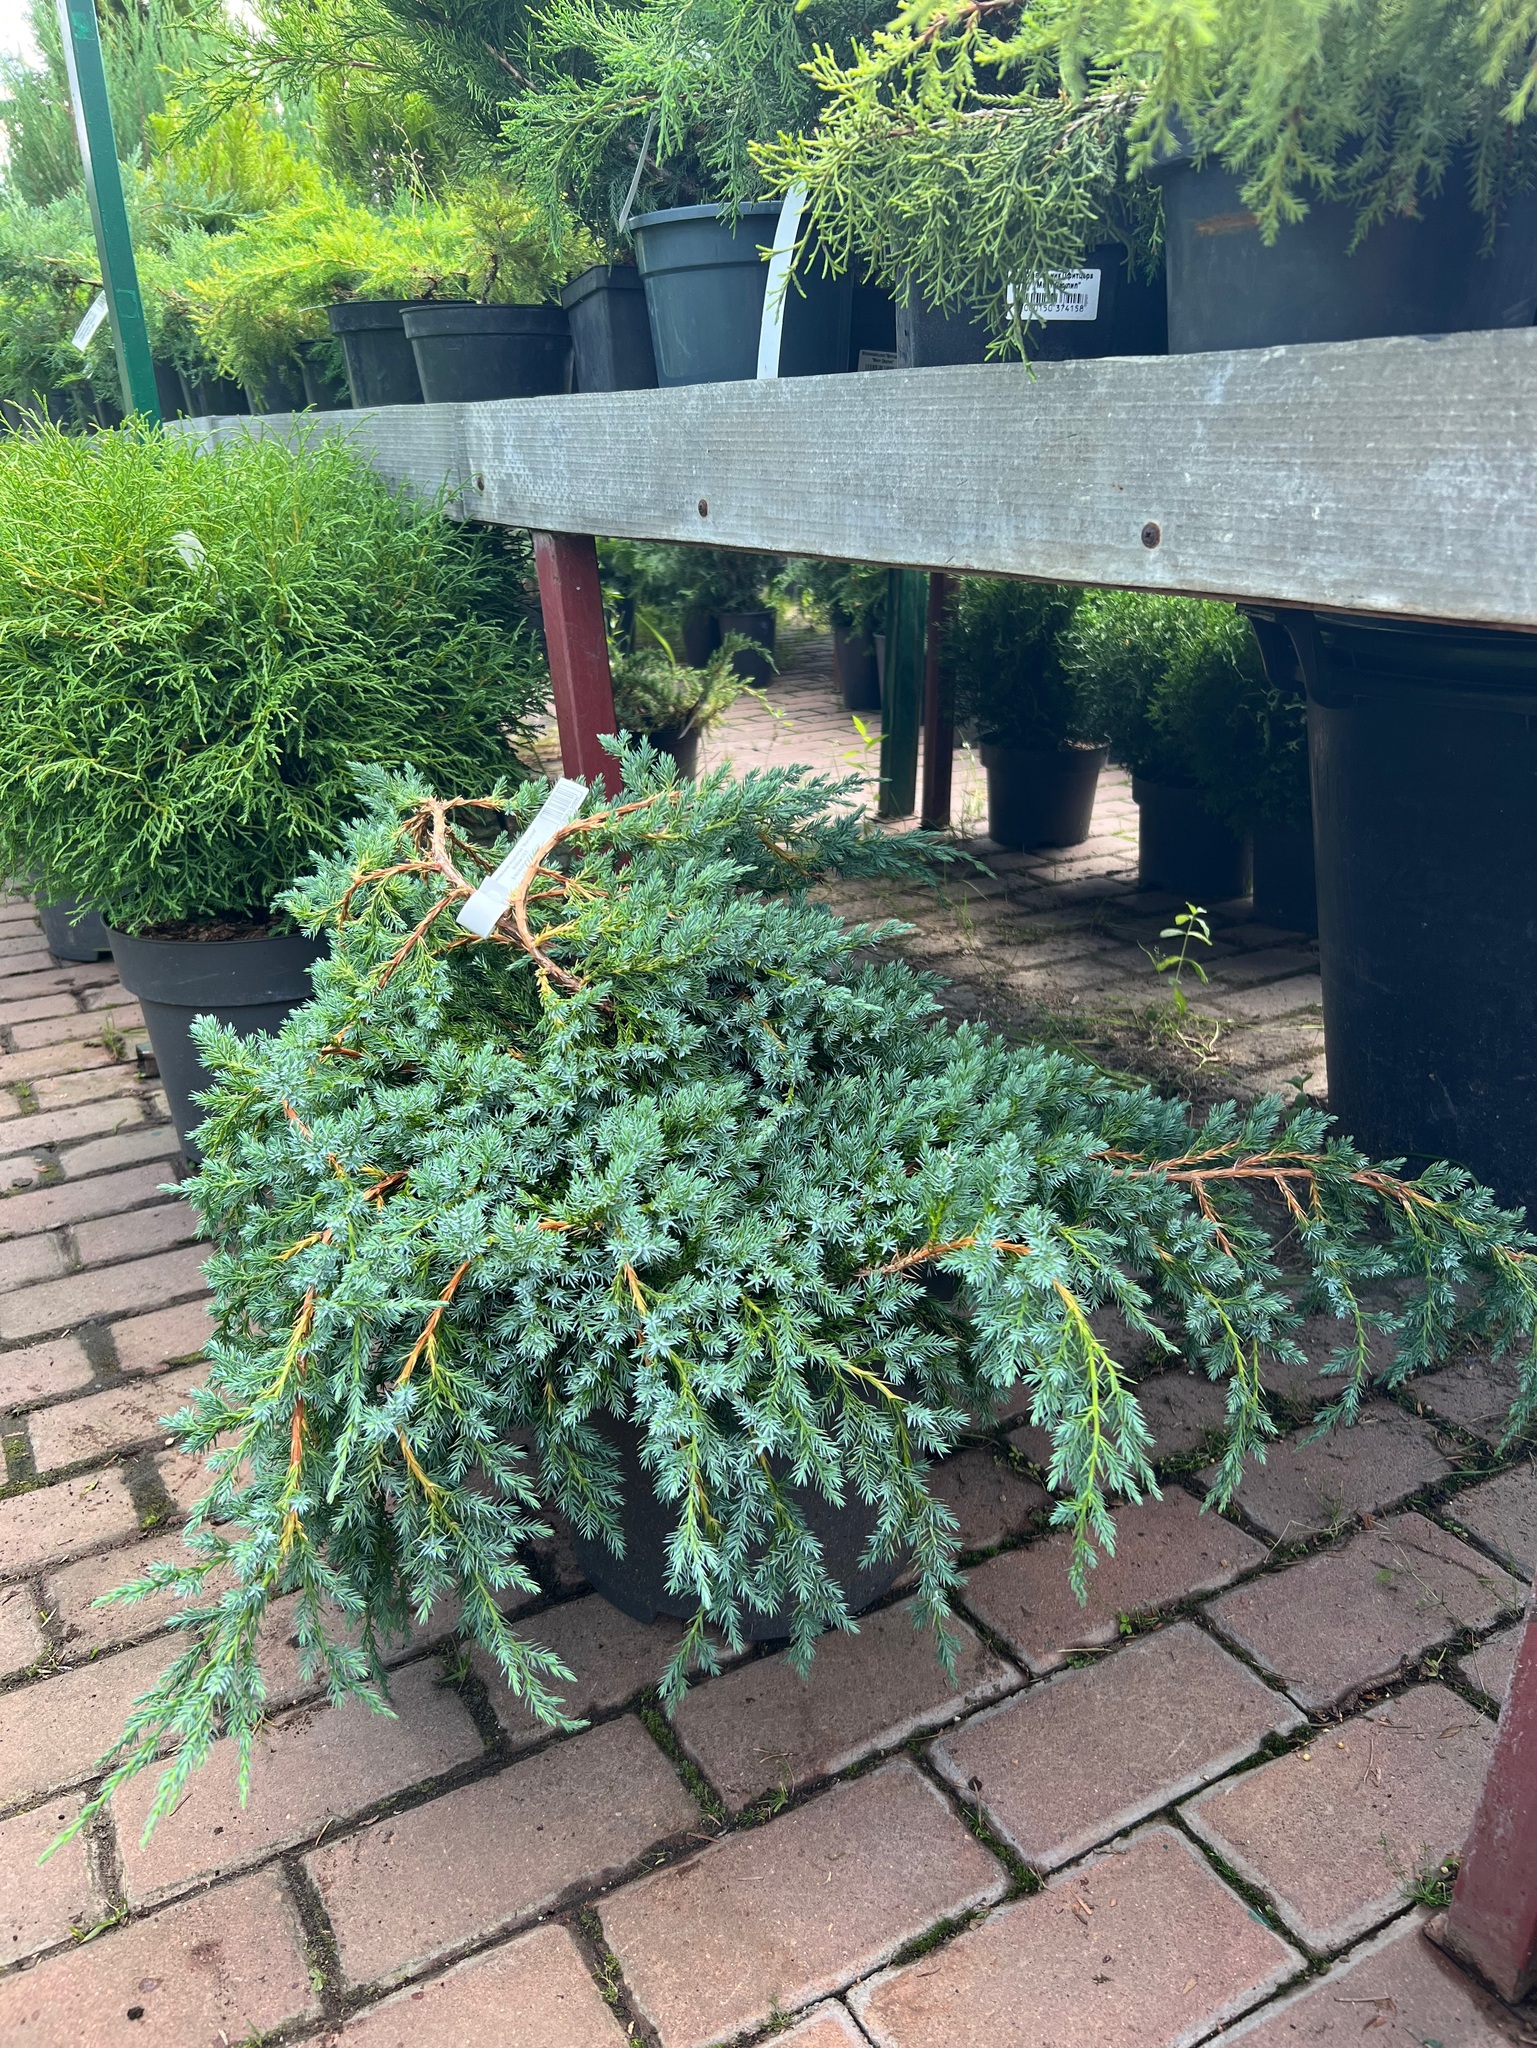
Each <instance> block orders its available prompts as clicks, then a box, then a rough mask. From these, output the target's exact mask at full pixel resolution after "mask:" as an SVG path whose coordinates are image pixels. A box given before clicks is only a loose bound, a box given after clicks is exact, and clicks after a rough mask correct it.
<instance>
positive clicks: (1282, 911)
mask: <svg viewBox="0 0 1537 2048" xmlns="http://www.w3.org/2000/svg"><path fill="white" fill-rule="evenodd" d="M1254 915H1255V918H1256V919H1257V920H1258V922H1259V923H1260V924H1272V925H1276V926H1278V927H1279V929H1280V930H1281V931H1283V932H1316V931H1317V929H1318V878H1317V874H1316V872H1315V870H1314V866H1313V822H1312V820H1311V819H1309V820H1308V822H1307V823H1306V824H1305V825H1256V826H1255V828H1254Z"/></svg>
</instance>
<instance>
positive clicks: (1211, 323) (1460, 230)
mask: <svg viewBox="0 0 1537 2048" xmlns="http://www.w3.org/2000/svg"><path fill="white" fill-rule="evenodd" d="M1157 177H1158V182H1159V184H1160V185H1161V187H1162V190H1163V208H1164V252H1165V263H1166V265H1167V274H1168V290H1169V349H1170V352H1171V353H1172V354H1176V355H1178V354H1185V353H1189V352H1193V351H1200V350H1204V349H1224V348H1269V347H1271V346H1273V345H1274V344H1276V343H1280V342H1294V341H1295V342H1303V341H1360V340H1364V339H1366V338H1367V337H1369V336H1371V335H1378V334H1452V333H1457V332H1461V331H1462V330H1464V329H1467V328H1484V327H1530V326H1531V324H1532V319H1533V315H1534V314H1537V191H1529V192H1521V193H1516V194H1513V195H1512V197H1511V199H1510V201H1509V204H1508V205H1507V207H1506V209H1505V211H1504V213H1503V214H1502V215H1501V218H1500V222H1499V226H1498V228H1497V229H1496V232H1495V235H1494V239H1493V243H1492V246H1491V247H1490V249H1489V252H1488V254H1487V255H1486V254H1484V253H1483V250H1484V239H1485V222H1484V219H1483V216H1482V215H1481V214H1478V213H1475V212H1474V210H1473V208H1472V207H1471V206H1470V205H1469V203H1468V199H1467V177H1466V171H1465V167H1464V166H1462V165H1460V164H1459V165H1456V166H1454V167H1453V169H1452V171H1451V172H1450V173H1449V174H1448V176H1447V180H1446V183H1445V184H1444V186H1443V187H1442V189H1441V191H1440V192H1439V193H1437V194H1435V195H1434V196H1431V197H1426V198H1423V199H1421V201H1420V205H1419V215H1418V217H1417V218H1414V219H1411V218H1409V217H1408V216H1407V215H1404V214H1392V215H1390V216H1389V217H1388V219H1386V220H1384V221H1381V222H1379V223H1378V225H1377V226H1376V227H1374V228H1372V229H1371V230H1370V232H1369V233H1368V234H1367V235H1366V237H1365V239H1364V240H1363V241H1362V243H1361V245H1360V247H1359V248H1357V249H1356V250H1355V252H1354V253H1353V254H1352V253H1351V248H1350V244H1351V240H1352V238H1353V236H1354V234H1355V230H1356V215H1355V208H1354V207H1353V206H1350V205H1347V204H1346V203H1344V202H1343V201H1339V200H1318V199H1310V200H1309V202H1308V211H1307V213H1306V214H1305V215H1304V217H1303V218H1302V219H1301V220H1300V221H1295V222H1292V223H1289V224H1288V225H1286V226H1285V227H1283V228H1282V229H1281V231H1280V233H1279V235H1278V236H1277V237H1276V240H1275V242H1274V243H1273V244H1272V245H1271V246H1270V247H1268V248H1267V247H1266V246H1265V244H1264V242H1263V241H1262V240H1261V239H1260V231H1259V224H1258V222H1257V221H1256V220H1255V217H1254V215H1253V214H1252V213H1250V212H1249V211H1248V210H1247V208H1246V207H1245V206H1244V203H1243V195H1242V191H1241V188H1240V183H1239V180H1238V179H1237V178H1236V177H1235V176H1234V175H1233V173H1232V172H1231V171H1227V170H1224V169H1223V168H1222V166H1221V165H1220V164H1217V163H1214V162H1207V163H1205V164H1203V165H1202V166H1201V168H1200V169H1199V170H1197V169H1196V168H1195V167H1194V165H1192V164H1190V163H1189V162H1187V161H1186V160H1184V159H1183V158H1176V159H1174V160H1173V161H1172V162H1170V163H1169V164H1166V165H1165V166H1163V167H1162V168H1161V169H1160V171H1159V172H1158V173H1157Z"/></svg>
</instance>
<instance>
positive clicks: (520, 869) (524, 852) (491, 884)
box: [459, 777, 587, 939]
mask: <svg viewBox="0 0 1537 2048" xmlns="http://www.w3.org/2000/svg"><path fill="white" fill-rule="evenodd" d="M586 801H587V785H586V783H585V782H571V781H568V780H567V779H566V778H565V777H562V778H561V780H560V781H559V782H557V783H556V785H555V787H554V788H553V789H552V790H551V791H550V793H549V795H548V796H547V797H546V798H545V800H544V802H543V803H542V804H541V805H540V806H539V809H538V811H537V812H536V813H535V815H534V821H533V823H532V824H531V825H528V826H526V827H525V828H524V830H523V831H522V832H520V833H519V834H518V840H517V844H516V845H515V846H514V847H513V849H512V851H511V853H509V854H508V856H507V858H506V859H505V860H504V861H503V862H502V864H501V866H500V867H499V868H497V869H496V870H495V871H494V872H493V873H492V874H489V875H487V877H486V879H485V880H484V881H483V882H482V883H481V885H480V887H479V888H478V889H477V890H476V891H475V893H474V895H473V896H471V897H470V899H469V901H468V902H467V903H465V904H464V905H463V906H462V908H461V909H460V912H459V922H460V924H462V925H463V926H464V929H465V930H466V931H467V932H473V933H474V934H475V936H476V938H477V939H489V938H490V936H491V934H492V933H493V932H494V931H495V930H496V927H497V925H498V923H499V922H500V921H501V919H502V917H503V915H504V914H505V912H506V909H507V906H508V904H509V903H510V902H511V901H512V896H513V891H514V890H515V889H516V888H517V886H518V884H519V882H521V881H522V879H523V877H524V876H525V875H526V874H527V873H528V871H529V869H530V868H531V867H532V866H533V864H534V856H535V855H536V854H537V853H538V851H539V849H540V847H541V846H543V844H544V842H545V841H546V840H547V839H548V838H549V836H550V834H551V833H552V832H558V831H559V830H560V827H561V826H562V825H569V824H570V822H571V820H572V819H573V818H574V817H575V816H576V814H577V812H578V811H579V810H580V809H581V808H582V805H583V804H584V803H585V802H586Z"/></svg>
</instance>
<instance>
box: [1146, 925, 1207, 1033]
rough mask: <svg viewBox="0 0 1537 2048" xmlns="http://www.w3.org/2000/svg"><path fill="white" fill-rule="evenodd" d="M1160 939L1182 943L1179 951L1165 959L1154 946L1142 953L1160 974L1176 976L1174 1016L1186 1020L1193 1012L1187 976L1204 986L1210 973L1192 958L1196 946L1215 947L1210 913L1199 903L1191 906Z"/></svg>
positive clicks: (1166, 954) (1167, 928) (1165, 955)
mask: <svg viewBox="0 0 1537 2048" xmlns="http://www.w3.org/2000/svg"><path fill="white" fill-rule="evenodd" d="M1158 936H1159V938H1161V939H1178V940H1179V950H1178V951H1177V952H1172V953H1165V954H1163V955H1161V956H1160V955H1159V954H1158V953H1157V952H1156V951H1155V950H1154V948H1153V947H1151V946H1144V947H1143V948H1142V950H1143V952H1144V953H1146V955H1147V957H1148V958H1149V960H1151V961H1152V963H1153V971H1154V972H1155V973H1156V974H1172V975H1173V977H1174V1014H1175V1016H1176V1017H1184V1016H1186V1015H1187V1014H1188V1013H1189V1010H1190V1002H1189V998H1188V997H1187V996H1186V994H1185V989H1184V979H1185V975H1186V973H1187V972H1188V973H1191V974H1193V975H1195V976H1196V977H1197V979H1198V980H1200V981H1202V982H1204V981H1205V980H1206V969H1205V968H1204V967H1203V966H1202V965H1201V963H1200V961H1199V960H1195V959H1192V958H1191V954H1190V948H1191V947H1192V946H1209V945H1210V944H1211V926H1210V924H1209V923H1208V922H1207V918H1206V912H1205V911H1204V910H1203V909H1202V908H1201V906H1200V904H1199V903H1187V904H1186V905H1185V907H1184V909H1183V910H1182V911H1180V912H1179V914H1178V916H1177V917H1176V918H1175V920H1174V922H1173V924H1169V925H1165V926H1164V928H1163V930H1162V931H1161V932H1160V933H1159V934H1158Z"/></svg>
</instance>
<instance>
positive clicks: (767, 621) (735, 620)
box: [715, 611, 779, 690]
mask: <svg viewBox="0 0 1537 2048" xmlns="http://www.w3.org/2000/svg"><path fill="white" fill-rule="evenodd" d="M718 616H719V622H720V636H719V638H718V639H717V641H716V643H715V644H716V646H717V647H718V646H719V645H720V642H721V640H724V639H725V638H726V636H727V634H729V633H741V634H742V635H743V636H744V637H745V638H746V639H748V640H751V641H753V642H754V643H755V645H753V646H752V647H739V648H738V649H737V651H736V653H735V654H733V655H732V657H731V666H732V668H733V669H734V670H735V671H736V673H737V674H738V675H739V676H740V677H741V679H742V681H743V682H744V683H747V684H748V685H749V686H750V687H751V688H752V689H755V690H762V689H765V688H767V686H768V685H769V684H770V683H771V682H772V681H773V680H774V675H775V669H774V636H775V632H776V629H777V627H778V623H779V622H778V620H777V618H776V617H775V615H774V613H773V612H771V611H750V612H721V613H720V614H719V615H718ZM759 648H761V649H762V650H763V651H762V653H761V654H760V653H759V651H758V650H759Z"/></svg>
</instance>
